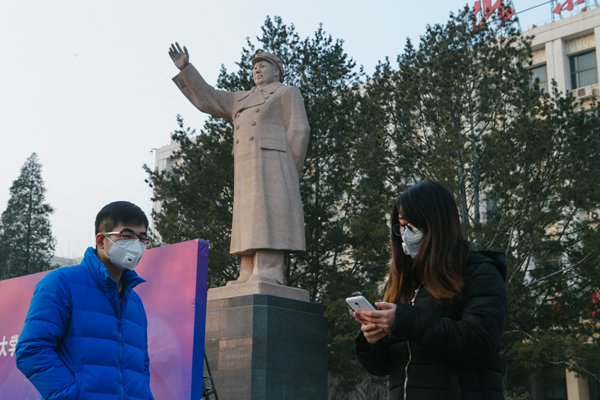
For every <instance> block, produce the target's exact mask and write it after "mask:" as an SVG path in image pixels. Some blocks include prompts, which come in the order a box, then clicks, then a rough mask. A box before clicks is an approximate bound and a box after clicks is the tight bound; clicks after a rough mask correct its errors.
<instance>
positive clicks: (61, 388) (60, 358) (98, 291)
mask: <svg viewBox="0 0 600 400" xmlns="http://www.w3.org/2000/svg"><path fill="white" fill-rule="evenodd" d="M147 229H148V218H147V217H146V215H145V214H144V212H143V211H142V210H141V209H140V208H139V207H138V206H136V205H134V204H132V203H129V202H126V201H117V202H113V203H110V204H108V205H106V206H104V207H103V208H102V210H100V212H99V213H98V215H97V216H96V248H95V249H94V248H92V247H89V248H88V249H87V250H86V252H85V255H84V258H83V260H82V262H81V264H79V265H76V266H72V267H64V268H59V269H57V270H54V271H51V272H50V273H48V274H47V275H46V276H45V277H44V278H43V279H42V280H41V281H40V283H39V284H38V285H37V286H36V288H35V291H34V293H33V298H32V300H31V305H30V306H29V311H28V313H27V318H26V320H25V326H24V327H23V331H22V332H21V335H20V337H19V342H18V344H17V350H16V356H17V357H16V359H17V367H18V368H19V369H20V370H21V371H22V372H23V373H24V374H25V376H26V377H27V378H28V379H29V380H30V381H31V383H33V385H34V386H35V387H36V389H37V390H38V391H39V392H40V393H41V395H42V398H43V399H48V400H50V399H52V400H55V399H56V400H58V399H61V400H63V399H64V400H70V399H86V400H87V399H89V400H105V399H106V400H107V399H123V400H134V399H135V400H140V399H144V400H146V399H153V396H152V392H151V390H150V371H149V366H150V360H149V357H148V334H147V320H146V312H145V310H144V305H143V304H142V300H141V299H140V297H139V296H138V295H137V293H135V292H134V291H133V288H134V287H135V286H136V285H138V284H140V283H142V282H144V280H143V279H142V278H140V277H139V276H138V275H137V273H135V272H134V271H133V269H134V268H135V267H136V266H137V264H138V262H139V261H140V259H141V258H142V255H143V253H144V249H145V247H146V244H147V243H148V240H149V238H148V234H147Z"/></svg>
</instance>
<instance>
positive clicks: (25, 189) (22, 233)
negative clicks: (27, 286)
mask: <svg viewBox="0 0 600 400" xmlns="http://www.w3.org/2000/svg"><path fill="white" fill-rule="evenodd" d="M45 193H46V188H45V187H44V181H43V179H42V166H41V164H40V163H39V161H38V158H37V155H36V154H35V153H33V154H31V156H29V158H27V161H25V164H24V165H23V167H22V168H21V172H20V174H19V177H18V178H17V179H16V180H15V181H14V182H13V184H12V186H11V188H10V195H11V196H10V199H9V200H8V205H7V207H6V210H5V211H4V212H3V213H2V217H1V222H0V246H1V250H0V253H1V254H2V257H1V259H0V265H1V271H2V278H10V277H16V276H21V275H26V274H32V273H35V272H40V271H45V270H48V269H50V268H51V264H50V259H51V258H52V256H53V255H54V246H55V240H54V237H53V236H52V230H51V226H50V219H49V217H50V214H51V213H52V212H53V209H52V207H51V206H50V205H49V204H48V203H46V202H45Z"/></svg>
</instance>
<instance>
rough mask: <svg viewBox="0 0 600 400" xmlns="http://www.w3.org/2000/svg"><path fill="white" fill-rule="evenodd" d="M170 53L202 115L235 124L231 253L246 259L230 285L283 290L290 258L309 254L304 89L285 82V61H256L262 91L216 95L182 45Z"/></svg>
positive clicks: (260, 57) (179, 81) (264, 55)
mask: <svg viewBox="0 0 600 400" xmlns="http://www.w3.org/2000/svg"><path fill="white" fill-rule="evenodd" d="M169 55H170V56H171V59H172V60H173V62H174V63H175V66H177V68H179V70H180V72H179V74H177V75H176V76H175V77H174V78H173V81H174V82H175V84H176V85H177V86H178V87H179V89H180V90H181V91H182V92H183V94H184V95H185V96H186V97H187V98H188V100H190V101H191V102H192V104H193V105H194V106H196V108H198V109H199V110H200V111H202V112H205V113H208V114H210V115H212V116H214V117H220V118H226V119H230V120H232V121H233V129H234V131H233V159H234V181H233V190H234V196H233V221H232V226H231V244H230V253H231V254H233V255H236V256H240V257H241V258H240V274H239V277H238V279H237V280H235V281H231V282H229V283H227V285H228V286H229V285H235V284H238V283H244V282H248V281H249V282H266V283H271V284H279V285H283V284H284V275H285V255H286V252H289V251H304V250H305V248H306V245H305V234H304V212H303V209H302V200H301V198H300V177H301V176H302V167H303V164H304V158H305V156H306V149H307V147H308V139H309V133H310V129H309V126H308V119H307V117H306V110H305V108H304V100H303V98H302V95H301V94H300V90H299V89H298V88H297V87H293V86H286V85H283V84H281V82H280V81H281V78H282V77H283V74H284V66H283V63H282V62H281V60H280V59H279V57H277V56H276V55H274V54H271V53H268V52H259V53H257V54H256V56H255V57H254V58H253V59H252V77H253V79H254V84H255V85H256V86H255V87H254V88H252V90H247V91H233V92H232V91H223V90H217V89H215V88H214V87H212V86H211V85H209V84H208V83H206V81H205V80H204V79H203V78H202V76H201V75H200V73H199V72H198V71H197V70H196V68H195V67H194V66H193V65H192V64H191V63H190V62H189V53H188V50H187V49H186V48H185V47H183V48H182V47H181V46H180V45H179V44H178V43H175V44H172V45H171V47H170V48H169Z"/></svg>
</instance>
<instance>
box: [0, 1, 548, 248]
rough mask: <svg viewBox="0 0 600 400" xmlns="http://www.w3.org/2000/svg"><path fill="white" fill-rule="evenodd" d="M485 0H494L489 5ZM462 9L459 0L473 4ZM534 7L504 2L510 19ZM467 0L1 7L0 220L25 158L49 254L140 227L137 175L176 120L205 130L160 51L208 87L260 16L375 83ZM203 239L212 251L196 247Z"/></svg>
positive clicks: (542, 17)
mask: <svg viewBox="0 0 600 400" xmlns="http://www.w3.org/2000/svg"><path fill="white" fill-rule="evenodd" d="M494 1H495V0H494ZM472 3H473V1H469V4H471V5H472ZM541 3H547V1H546V0H521V1H520V0H515V1H514V5H515V7H516V9H517V11H520V10H526V9H527V8H530V7H532V6H534V5H537V4H541ZM464 4H466V2H465V1H462V0H438V1H429V2H424V1H406V0H402V1H400V0H373V1H370V2H366V1H356V0H319V1H315V0H303V1H297V2H293V1H281V0H271V1H267V0H256V1H243V0H219V1H200V0H196V1H192V0H169V1H166V0H163V1H158V0H144V1H141V0H127V1H116V0H102V1H101V0H85V1H81V0H61V1H57V2H56V1H54V2H51V1H46V0H29V1H2V2H1V3H0V49H1V51H2V59H3V60H4V61H3V62H2V68H1V69H0V133H1V135H2V152H1V157H0V212H2V211H4V210H5V208H6V204H7V201H8V198H9V189H10V186H11V184H12V182H13V181H14V180H15V179H16V178H17V177H18V175H19V171H20V168H21V166H22V165H23V163H24V162H25V160H26V159H27V157H28V156H29V155H30V154H31V153H33V152H36V153H37V155H38V158H39V160H40V162H41V163H42V176H43V179H44V181H45V185H46V189H47V193H46V200H47V202H48V203H50V204H51V205H52V206H53V207H54V209H55V212H54V213H53V214H52V216H51V223H52V231H53V233H54V235H55V237H56V239H57V247H56V254H57V255H58V256H63V257H80V256H81V255H82V254H83V251H84V249H85V247H87V246H90V245H93V243H94V228H93V223H94V218H95V216H96V213H97V212H98V210H99V209H100V208H101V207H102V206H104V205H105V204H107V203H109V202H111V201H114V200H129V201H132V202H133V203H136V204H138V205H139V206H140V207H142V209H144V211H146V212H147V214H148V216H150V210H151V201H150V197H151V191H150V189H149V188H148V185H147V184H146V183H145V182H144V179H145V178H146V177H147V176H146V174H145V172H144V171H143V169H142V166H143V165H144V164H148V165H149V166H151V167H153V165H154V153H153V152H152V149H154V148H157V147H161V146H164V145H166V144H168V143H169V141H170V134H171V132H172V131H173V130H174V129H175V128H176V121H175V116H176V115H177V114H182V115H183V117H184V118H185V121H186V124H187V125H189V126H191V127H195V128H198V129H200V128H201V127H202V124H203V122H204V120H205V116H203V115H202V114H201V113H200V112H199V111H197V110H196V109H195V108H194V107H193V106H192V105H191V104H190V103H189V102H188V100H187V99H186V98H185V97H184V96H183V94H181V92H180V91H179V90H178V89H177V87H176V86H175V84H174V83H173V82H172V81H171V78H172V77H173V76H174V75H175V74H176V73H177V69H176V68H175V66H174V65H173V64H172V62H171V60H170V58H169V56H168V54H167V51H168V47H169V44H170V43H171V42H173V41H179V42H180V43H182V44H185V45H186V46H187V48H188V49H189V51H190V56H191V61H192V63H194V64H195V65H196V67H197V68H198V70H199V71H200V72H201V73H202V74H203V76H204V77H205V79H206V80H207V81H208V82H209V83H211V84H214V83H215V81H216V78H217V75H218V71H219V68H220V66H221V64H223V65H225V67H226V68H227V69H228V70H229V71H234V70H236V68H237V67H236V66H235V64H234V63H235V61H236V60H238V59H239V57H240V52H241V48H242V47H243V46H244V45H245V43H246V37H251V38H254V37H255V36H257V35H258V34H259V33H260V27H261V26H262V24H263V22H264V21H265V18H266V17H267V16H281V17H282V18H283V21H284V22H285V23H286V24H294V25H295V27H296V30H297V32H298V33H299V35H300V36H301V37H306V36H311V35H312V34H313V33H314V31H315V30H316V29H317V28H318V26H319V24H320V23H322V24H323V28H324V30H325V31H326V32H327V33H329V34H330V35H332V36H333V37H334V38H339V39H342V40H344V42H345V46H344V47H345V50H346V52H347V53H348V54H349V55H350V56H351V57H352V58H353V59H354V60H355V61H356V62H357V64H358V65H362V66H364V67H365V71H366V72H367V73H368V74H371V73H372V72H373V68H374V66H375V65H376V64H377V61H378V60H382V59H383V58H385V57H386V56H389V57H390V58H392V59H394V58H395V57H396V56H397V55H398V54H399V53H401V52H402V49H403V47H404V43H405V41H406V39H407V37H410V38H411V39H413V40H418V38H419V36H420V35H422V34H423V33H424V32H425V26H426V25H427V24H435V23H443V22H444V21H446V20H447V17H448V14H449V13H450V12H451V11H457V10H459V9H461V8H462V7H463V6H464ZM550 18H551V14H550V5H549V4H548V5H544V6H542V7H539V8H536V9H535V10H532V11H527V12H525V13H523V14H521V21H522V26H523V29H526V28H528V27H529V26H530V25H531V24H532V23H536V24H538V25H539V24H541V23H543V22H547V21H550ZM206 239H210V238H206Z"/></svg>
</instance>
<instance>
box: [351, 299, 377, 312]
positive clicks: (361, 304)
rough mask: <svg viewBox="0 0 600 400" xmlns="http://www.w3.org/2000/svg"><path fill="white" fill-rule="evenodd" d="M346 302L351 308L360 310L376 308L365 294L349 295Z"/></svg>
mask: <svg viewBox="0 0 600 400" xmlns="http://www.w3.org/2000/svg"><path fill="white" fill-rule="evenodd" d="M346 303H348V305H349V306H350V308H351V309H353V310H354V311H358V312H360V311H367V310H375V307H373V305H372V304H371V303H370V302H369V300H367V299H366V298H365V297H364V296H354V297H348V298H347V299H346Z"/></svg>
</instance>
